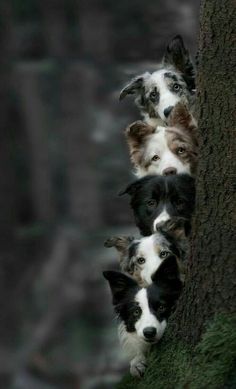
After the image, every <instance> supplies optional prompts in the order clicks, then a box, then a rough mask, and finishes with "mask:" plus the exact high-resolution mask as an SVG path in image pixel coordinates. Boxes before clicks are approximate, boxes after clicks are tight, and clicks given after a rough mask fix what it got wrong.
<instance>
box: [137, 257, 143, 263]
mask: <svg viewBox="0 0 236 389" xmlns="http://www.w3.org/2000/svg"><path fill="white" fill-rule="evenodd" d="M137 262H138V263H139V264H140V265H142V264H143V263H145V258H143V257H139V258H137Z"/></svg>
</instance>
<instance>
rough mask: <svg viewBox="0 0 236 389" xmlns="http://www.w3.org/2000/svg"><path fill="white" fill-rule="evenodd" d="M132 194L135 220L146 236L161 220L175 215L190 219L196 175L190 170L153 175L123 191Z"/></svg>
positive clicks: (137, 181)
mask: <svg viewBox="0 0 236 389" xmlns="http://www.w3.org/2000/svg"><path fill="white" fill-rule="evenodd" d="M123 194H128V195H130V196H131V201H130V205H131V208H132V209H133V212H134V217H135V223H136V225H137V227H138V228H139V230H140V233H141V234H142V235H143V236H149V235H152V234H153V233H154V232H156V231H157V229H158V227H159V225H160V224H162V223H164V222H166V221H167V220H171V219H173V218H175V217H183V218H185V219H187V220H188V221H189V225H188V228H187V227H186V233H187V234H188V233H189V231H190V219H191V215H192V213H193V210H194V203H195V183H194V179H193V178H192V177H191V176H189V175H187V174H176V175H167V176H159V175H154V176H153V175H150V176H146V177H143V178H140V179H139V180H136V181H135V182H133V183H131V184H130V185H128V186H127V188H126V189H125V190H123V191H121V192H120V195H123Z"/></svg>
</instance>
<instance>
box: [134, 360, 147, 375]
mask: <svg viewBox="0 0 236 389" xmlns="http://www.w3.org/2000/svg"><path fill="white" fill-rule="evenodd" d="M146 367H147V364H146V360H135V359H134V360H133V361H131V363H130V374H131V375H132V376H133V377H136V378H142V377H143V375H144V373H145V370H146Z"/></svg>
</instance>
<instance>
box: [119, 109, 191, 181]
mask: <svg viewBox="0 0 236 389" xmlns="http://www.w3.org/2000/svg"><path fill="white" fill-rule="evenodd" d="M125 135H126V139H127V143H128V147H129V151H130V157H131V162H132V163H133V165H134V167H135V169H136V175H137V176H138V177H143V176H146V175H147V174H160V175H168V174H180V173H187V174H191V175H194V174H195V173H196V167H197V156H198V138H197V126H196V123H195V120H194V119H193V117H192V115H191V114H190V113H189V112H188V110H187V108H186V107H185V106H184V105H182V104H181V103H178V104H177V105H176V106H175V107H174V109H173V111H172V112H171V114H170V117H169V120H168V127H161V126H157V127H152V126H150V125H149V124H147V123H144V122H142V121H137V122H134V123H132V124H131V125H130V126H128V127H127V128H126V130H125Z"/></svg>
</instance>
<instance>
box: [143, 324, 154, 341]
mask: <svg viewBox="0 0 236 389" xmlns="http://www.w3.org/2000/svg"><path fill="white" fill-rule="evenodd" d="M156 333H157V330H156V328H155V327H146V328H144V330H143V335H144V336H145V338H146V339H153V338H154V337H155V335H156Z"/></svg>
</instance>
